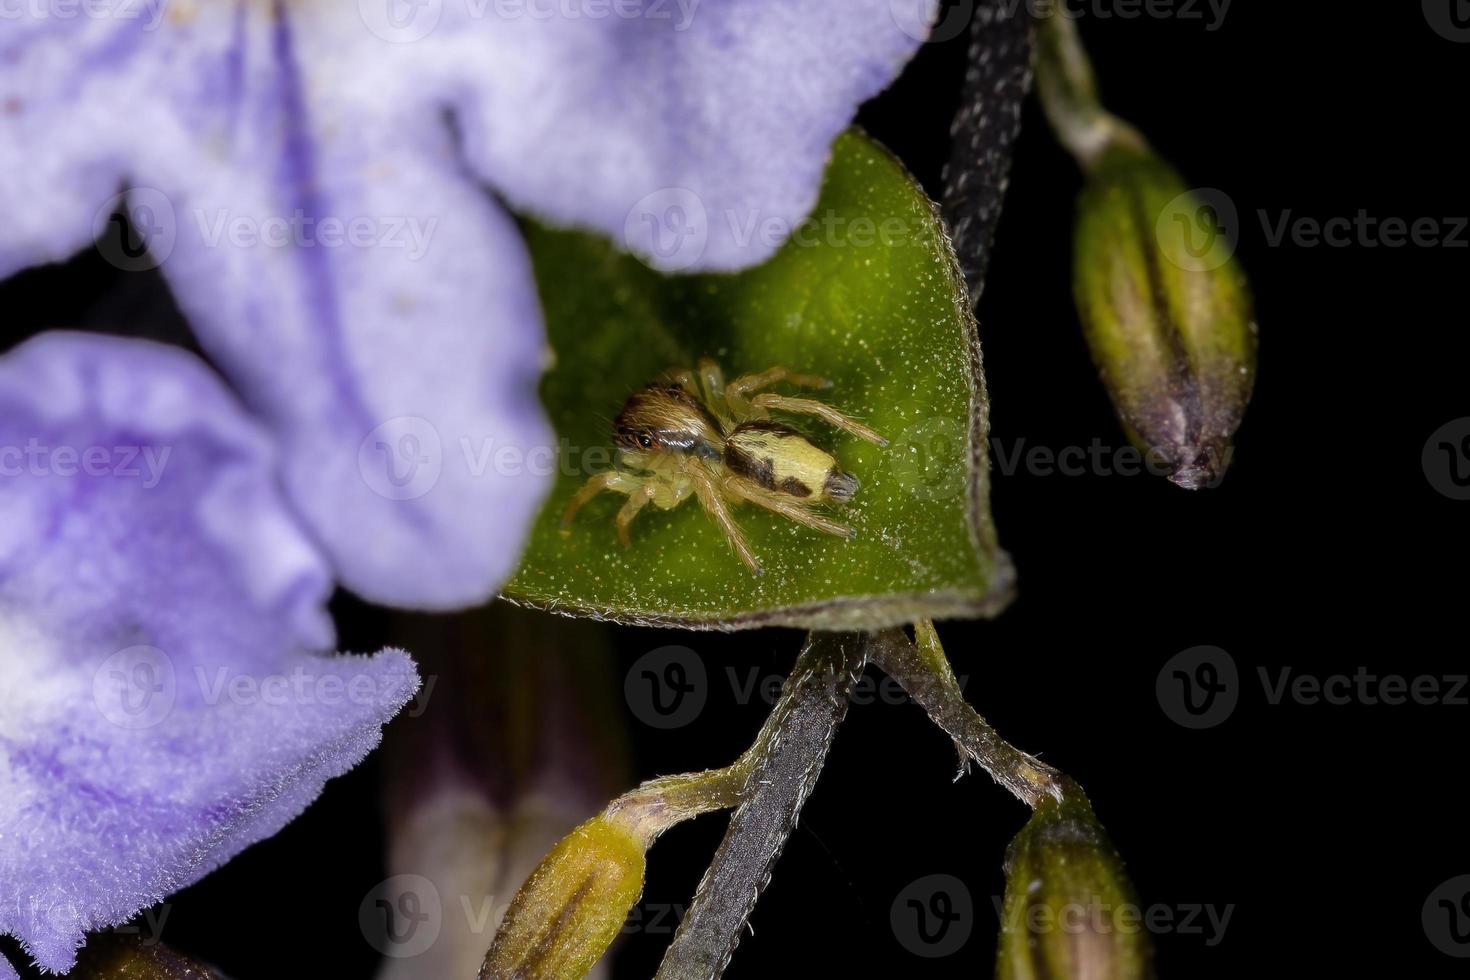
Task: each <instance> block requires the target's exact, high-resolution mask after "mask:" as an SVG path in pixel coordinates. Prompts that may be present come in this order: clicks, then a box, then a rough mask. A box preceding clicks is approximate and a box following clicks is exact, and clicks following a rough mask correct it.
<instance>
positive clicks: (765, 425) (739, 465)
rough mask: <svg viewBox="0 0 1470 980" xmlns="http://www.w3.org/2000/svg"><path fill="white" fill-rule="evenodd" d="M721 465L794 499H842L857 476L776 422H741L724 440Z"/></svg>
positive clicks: (851, 489) (852, 488)
mask: <svg viewBox="0 0 1470 980" xmlns="http://www.w3.org/2000/svg"><path fill="white" fill-rule="evenodd" d="M725 466H726V468H728V469H729V470H730V471H731V472H732V473H738V474H740V475H741V476H743V477H745V478H746V479H749V480H752V481H753V482H755V483H756V484H758V485H760V486H761V487H764V488H765V489H767V490H771V491H774V492H776V493H781V494H786V495H787V496H791V497H796V498H798V499H808V498H813V497H814V498H817V499H819V500H824V501H826V502H828V503H846V502H847V501H848V500H850V499H851V498H852V494H853V492H855V491H856V490H857V478H856V477H854V476H852V475H851V474H849V473H844V472H842V470H840V469H838V467H837V460H835V459H833V458H832V457H831V456H830V455H829V454H828V453H825V452H823V451H822V450H820V449H818V448H817V447H816V446H814V445H812V444H811V443H810V442H808V441H807V440H806V437H805V436H803V435H802V434H801V433H799V432H797V431H796V430H794V429H792V428H789V427H788V426H784V425H782V424H780V423H779V422H766V421H755V422H745V423H742V424H741V425H738V426H736V427H735V429H734V431H732V432H731V433H730V434H729V436H728V437H726V440H725Z"/></svg>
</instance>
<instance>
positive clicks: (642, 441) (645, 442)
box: [638, 432, 653, 449]
mask: <svg viewBox="0 0 1470 980" xmlns="http://www.w3.org/2000/svg"><path fill="white" fill-rule="evenodd" d="M638 445H640V446H642V447H643V448H644V449H651V448H653V440H652V439H650V438H649V437H648V433H646V432H640V433H638Z"/></svg>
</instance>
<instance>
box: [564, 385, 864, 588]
mask: <svg viewBox="0 0 1470 980" xmlns="http://www.w3.org/2000/svg"><path fill="white" fill-rule="evenodd" d="M781 381H786V382H789V383H791V384H796V385H801V386H804V387H808V388H826V387H830V383H829V382H827V381H826V380H824V379H822V378H818V377H815V376H813V375H804V374H793V373H792V372H790V371H788V370H787V369H786V368H783V367H773V368H770V369H768V370H766V371H762V372H760V373H759V374H747V375H743V376H741V377H739V378H736V379H735V380H733V381H731V382H730V383H729V384H728V385H727V384H725V381H724V374H723V372H721V370H720V368H719V365H717V364H715V362H714V361H711V360H709V359H707V358H706V359H704V360H702V361H700V362H699V365H698V367H697V369H695V370H690V369H688V368H682V369H678V370H674V371H671V372H669V374H668V377H667V378H666V379H665V380H662V381H656V382H654V383H652V384H649V385H645V386H644V387H642V388H640V389H638V390H637V391H635V392H633V394H631V395H629V396H628V400H627V401H626V402H625V403H624V405H623V410H622V411H621V412H619V413H618V417H617V419H616V420H614V422H613V442H614V443H615V444H616V445H617V447H618V457H617V466H616V468H615V469H612V470H608V471H607V472H605V473H598V474H596V475H595V476H593V477H592V478H591V479H589V480H588V481H587V482H586V483H585V484H583V486H582V487H581V489H579V490H578V491H577V492H576V494H574V495H573V496H572V499H571V501H569V502H568V504H567V508H566V510H565V511H564V512H563V514H562V533H563V534H567V533H570V529H571V522H572V518H573V517H574V516H575V515H576V513H577V511H578V510H580V509H581V508H582V506H583V505H584V504H586V503H587V501H589V500H591V499H592V498H593V497H595V496H597V494H599V493H601V492H602V491H604V490H613V491H616V492H618V493H623V494H627V496H628V500H627V502H626V503H625V504H623V506H622V508H621V509H620V510H619V511H618V516H617V520H616V522H615V523H616V525H617V529H618V537H619V539H620V540H621V541H622V542H623V544H625V545H626V544H628V543H629V534H628V529H629V526H630V525H631V524H632V522H633V519H634V518H635V517H636V516H637V515H638V512H639V511H640V510H641V509H642V508H643V507H644V506H645V505H647V504H649V503H652V504H653V505H654V506H656V507H659V508H660V509H663V510H671V509H673V508H674V507H677V506H679V505H680V504H681V503H683V502H684V501H685V500H687V499H688V498H689V497H690V496H693V497H695V498H696V499H698V500H699V502H700V504H701V506H703V507H704V509H705V510H707V511H709V513H710V514H711V515H712V516H713V517H714V518H715V521H716V522H717V523H718V524H719V525H720V528H721V530H723V531H724V532H725V536H726V537H727V538H728V539H729V541H730V545H731V547H733V548H734V549H735V553H736V554H737V555H739V556H740V559H741V560H742V561H743V562H745V564H746V565H748V566H749V567H750V569H751V570H752V571H754V572H756V573H757V574H759V573H760V572H761V566H760V562H759V561H757V560H756V557H755V554H754V553H753V552H752V551H751V550H750V547H749V545H747V544H746V543H745V536H744V535H743V534H742V533H741V532H740V528H739V526H738V525H737V524H736V523H735V521H734V519H733V518H732V517H731V516H730V507H732V506H738V505H740V504H742V503H753V504H756V505H758V506H761V507H764V508H766V509H767V510H771V511H774V512H776V513H778V514H780V515H781V516H783V517H786V518H788V519H790V520H793V521H795V522H797V523H798V524H802V525H805V526H806V527H810V528H812V529H813V530H817V531H821V532H823V533H826V534H833V535H837V536H839V537H847V538H850V537H852V536H853V534H854V531H853V530H852V528H850V527H847V526H846V525H843V524H839V523H838V522H836V521H834V520H832V519H831V518H829V517H827V516H825V515H824V514H822V513H820V512H818V511H817V510H816V509H815V508H816V507H817V506H818V505H821V504H838V505H840V504H845V503H847V502H848V501H850V500H851V499H852V498H853V495H854V494H856V493H857V489H858V481H857V477H855V476H853V475H852V474H850V473H845V472H843V471H842V470H841V469H840V468H839V467H838V465H837V460H835V459H834V458H833V457H832V456H831V455H830V454H829V453H827V452H825V451H824V450H822V449H819V448H817V447H816V446H815V445H813V444H812V443H811V442H810V441H808V440H807V438H806V437H805V436H803V435H802V434H801V433H799V432H797V431H796V430H795V429H792V428H791V427H789V426H786V425H782V424H781V423H779V422H775V421H773V420H772V419H771V416H770V411H771V409H776V410H779V411H784V412H792V413H801V414H808V415H815V416H817V417H818V418H820V419H822V420H824V421H826V422H828V423H830V424H831V425H834V426H836V427H838V428H840V429H843V430H844V431H847V432H849V433H851V434H853V435H855V436H858V437H859V438H862V439H867V440H868V441H870V442H874V443H877V444H878V445H880V446H884V445H887V440H885V439H884V438H883V437H882V436H880V435H878V433H876V432H874V431H873V430H872V429H869V428H868V427H867V426H865V425H863V424H862V423H860V422H857V421H855V420H853V419H851V418H849V417H848V416H846V415H844V414H843V413H841V412H839V411H838V410H837V409H835V408H832V407H831V406H830V405H827V404H826V403H824V402H819V401H816V400H815V399H810V398H791V397H788V396H785V395H779V394H775V393H773V392H765V393H762V394H755V392H757V391H759V390H760V389H762V388H768V387H770V386H771V385H773V384H777V383H778V382H781Z"/></svg>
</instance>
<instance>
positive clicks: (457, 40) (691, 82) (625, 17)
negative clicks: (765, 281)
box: [363, 0, 938, 270]
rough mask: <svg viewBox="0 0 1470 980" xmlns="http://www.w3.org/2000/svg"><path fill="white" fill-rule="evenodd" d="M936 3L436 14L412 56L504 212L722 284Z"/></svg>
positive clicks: (799, 194)
mask: <svg viewBox="0 0 1470 980" xmlns="http://www.w3.org/2000/svg"><path fill="white" fill-rule="evenodd" d="M937 6H938V4H937V0H841V2H833V0H759V2H756V0H744V2H738V0H737V2H720V3H716V2H701V0H618V2H615V3H606V4H596V3H572V4H566V3H562V4H554V3H549V2H545V0H525V2H519V0H518V2H515V3H488V4H487V3H484V2H482V0H442V13H441V14H440V15H439V20H438V22H437V23H436V24H435V25H434V27H433V30H432V32H431V33H429V34H428V35H427V36H426V37H425V38H424V39H423V40H422V41H419V42H417V46H418V47H420V48H421V49H422V51H421V52H420V53H421V54H422V55H423V56H425V58H426V60H427V59H432V61H433V63H434V65H436V66H438V67H437V68H431V67H430V66H427V65H426V66H425V68H424V72H425V73H428V72H430V71H431V70H436V71H438V72H439V73H440V75H441V76H442V77H444V78H445V79H446V84H445V89H446V95H447V96H449V97H453V98H454V99H455V104H456V105H457V107H458V111H459V116H460V119H461V122H462V125H463V127H464V132H465V149H466V153H467V155H468V157H469V159H470V160H471V162H472V163H473V164H474V165H475V167H476V168H477V169H478V170H479V172H480V173H481V174H482V175H483V176H484V177H485V179H486V180H487V181H489V182H490V183H492V184H493V185H494V186H495V187H496V188H497V189H499V190H500V191H501V192H502V193H503V194H505V196H506V197H507V198H508V199H509V200H510V202H511V203H512V204H513V205H514V206H516V207H518V208H523V209H525V210H528V211H531V212H534V213H535V214H537V215H538V216H540V217H543V218H546V219H549V220H551V221H553V222H556V223H560V224H572V225H585V226H590V227H592V228H594V229H597V230H600V231H602V232H604V233H605V234H608V235H610V236H612V237H613V238H614V239H615V240H617V241H618V242H620V243H621V244H622V245H623V246H624V247H626V248H628V249H630V250H632V251H635V252H637V253H638V254H639V255H640V256H642V257H643V258H644V259H645V260H646V261H648V262H649V263H650V264H652V265H654V266H655V267H657V268H662V269H665V270H682V269H717V270H732V269H739V268H744V267H746V266H749V265H754V264H756V263H758V262H760V261H762V260H764V259H765V258H767V257H768V256H769V255H771V254H772V253H773V252H774V251H775V250H776V248H777V247H778V246H779V245H780V244H781V243H782V242H783V241H784V240H785V239H786V237H787V236H788V235H789V234H790V232H791V231H792V229H793V228H794V227H795V225H796V224H797V223H798V222H800V221H801V220H802V219H803V218H805V217H806V216H807V214H808V212H809V211H810V210H811V209H812V207H813V205H814V204H815V203H816V199H817V191H818V188H819V186H820V184H821V179H822V172H823V169H824V167H825V165H826V161H827V159H828V153H829V151H830V149H831V146H832V142H833V140H835V139H836V137H837V136H838V134H839V133H841V132H842V131H843V130H844V129H845V128H846V127H847V125H848V124H849V123H850V122H851V121H852V118H853V115H854V114H855V113H856V111H857V107H858V106H859V105H860V104H861V103H862V102H863V101H865V100H866V99H868V98H870V97H872V96H873V95H876V94H877V93H878V92H879V91H881V90H882V89H883V88H885V87H886V86H887V85H888V84H889V83H890V82H891V81H892V80H893V79H894V77H895V76H897V74H898V72H899V70H900V69H901V68H902V67H903V65H904V64H905V63H906V62H907V61H908V59H909V57H910V56H911V55H912V54H913V53H914V51H915V50H916V49H917V48H918V47H919V45H920V43H921V42H922V40H923V38H924V36H925V29H926V26H927V25H928V24H929V23H931V22H932V20H933V16H934V13H935V11H936V10H937ZM363 7H364V9H366V8H368V7H369V4H367V3H364V4H363ZM439 7H440V2H439V0H432V2H430V3H428V4H426V5H424V6H421V7H420V8H419V9H420V10H421V11H422V10H428V11H435V10H438V9H439ZM551 11H556V12H558V13H557V14H555V15H553V14H550V13H549V12H551ZM599 12H600V13H599ZM420 16H427V15H423V14H421V15H420ZM409 36H410V37H411V36H412V35H409ZM405 46H409V45H405Z"/></svg>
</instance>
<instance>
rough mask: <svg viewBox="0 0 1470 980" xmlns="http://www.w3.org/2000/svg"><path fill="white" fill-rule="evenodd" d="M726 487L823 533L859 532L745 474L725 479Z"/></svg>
mask: <svg viewBox="0 0 1470 980" xmlns="http://www.w3.org/2000/svg"><path fill="white" fill-rule="evenodd" d="M725 489H726V490H728V491H729V492H730V493H731V494H733V495H734V496H736V497H738V498H740V499H741V500H748V501H750V502H751V503H753V504H757V505H759V506H761V507H764V508H766V509H767V510H773V511H775V512H776V513H778V514H780V515H781V516H782V517H785V518H788V519H790V520H793V521H795V522H796V523H798V524H802V525H805V526H806V527H809V528H811V529H812V530H814V531H821V532H822V533H823V534H832V535H836V536H837V537H839V538H849V539H851V538H855V537H857V532H856V531H854V530H853V529H852V528H850V527H848V526H847V525H846V524H839V523H838V522H837V521H834V520H832V519H830V518H827V517H823V516H822V515H821V514H818V513H816V512H814V511H812V510H811V509H810V508H809V506H808V505H806V504H803V503H798V502H797V501H794V500H792V499H791V498H789V497H786V496H783V495H781V494H779V493H775V492H773V491H770V490H767V489H766V488H765V487H763V486H761V485H759V484H757V483H755V482H753V481H751V480H747V479H746V478H745V477H743V476H736V477H731V478H730V479H728V480H726V481H725Z"/></svg>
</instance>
